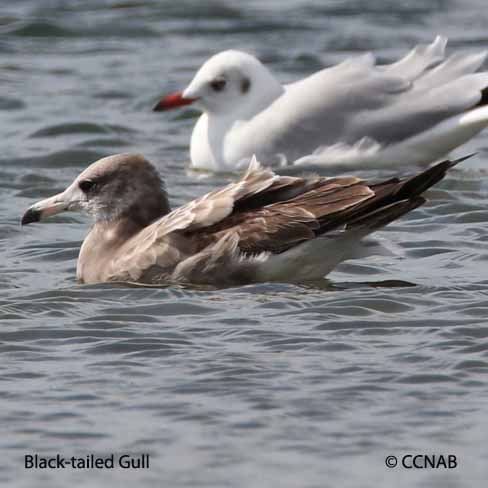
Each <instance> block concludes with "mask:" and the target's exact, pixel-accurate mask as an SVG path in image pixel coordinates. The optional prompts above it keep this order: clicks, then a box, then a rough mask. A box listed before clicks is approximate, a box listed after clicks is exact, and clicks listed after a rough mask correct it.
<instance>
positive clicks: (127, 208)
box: [21, 154, 169, 227]
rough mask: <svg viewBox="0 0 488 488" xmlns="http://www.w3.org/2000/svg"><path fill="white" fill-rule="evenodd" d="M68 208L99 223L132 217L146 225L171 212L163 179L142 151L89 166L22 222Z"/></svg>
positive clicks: (34, 208)
mask: <svg viewBox="0 0 488 488" xmlns="http://www.w3.org/2000/svg"><path fill="white" fill-rule="evenodd" d="M66 211H83V212H86V213H88V214H89V215H91V216H92V217H93V218H94V219H95V221H96V222H101V221H105V222H110V221H115V220H117V219H120V218H124V217H128V218H130V219H131V220H133V221H134V222H136V223H137V224H138V225H140V226H142V227H144V226H146V225H148V224H150V223H151V222H152V221H154V220H155V219H156V218H158V217H161V216H163V215H164V214H166V213H168V212H169V204H168V199H167V196H166V191H165V189H164V185H163V182H162V180H161V178H160V176H159V174H158V172H157V170H156V168H154V166H152V165H151V163H149V161H147V160H146V159H145V158H144V157H143V156H141V155H138V154H116V155H114V156H109V157H106V158H103V159H100V160H98V161H96V162H95V163H93V164H91V165H90V166H88V168H86V169H85V170H84V171H83V172H82V173H81V174H80V175H79V176H78V177H77V178H76V179H75V180H74V181H73V183H71V185H70V186H68V188H66V190H64V191H63V192H61V193H58V194H57V195H54V196H52V197H50V198H46V199H44V200H41V201H39V202H37V203H35V204H34V205H32V206H31V207H30V208H29V209H28V210H27V211H26V212H25V214H24V216H23V217H22V220H21V223H22V225H26V224H30V223H32V222H39V221H41V220H44V219H46V218H48V217H50V216H51V215H55V214H58V213H60V212H66Z"/></svg>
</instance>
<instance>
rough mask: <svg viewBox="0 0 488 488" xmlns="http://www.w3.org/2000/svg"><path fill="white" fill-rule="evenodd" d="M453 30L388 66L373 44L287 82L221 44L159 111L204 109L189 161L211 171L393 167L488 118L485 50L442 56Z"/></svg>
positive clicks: (431, 154)
mask: <svg viewBox="0 0 488 488" xmlns="http://www.w3.org/2000/svg"><path fill="white" fill-rule="evenodd" d="M446 43H447V39H446V38H443V37H440V36H438V37H437V38H436V39H435V40H434V42H433V43H432V44H429V45H419V46H417V47H415V48H414V49H413V50H412V51H411V52H409V53H408V54H407V55H406V56H405V57H404V58H402V59H400V60H399V61H397V62H395V63H393V64H389V65H380V66H378V65H376V62H375V58H374V56H373V55H372V54H371V53H368V54H365V55H363V56H360V57H357V58H351V59H347V60H346V61H344V62H342V63H341V64H338V65H336V66H333V67H331V68H327V69H324V70H322V71H319V72H317V73H315V74H313V75H312V76H309V77H307V78H304V79H302V80H300V81H297V82H295V83H291V84H289V85H281V84H280V83H279V82H278V80H276V78H275V77H274V76H273V74H272V73H271V72H270V71H269V70H268V69H267V68H266V67H265V66H264V65H263V64H262V63H261V62H260V61H259V60H258V59H256V58H255V57H253V56H251V55H249V54H246V53H244V52H240V51H224V52H221V53H219V54H216V55H215V56H213V57H212V58H210V59H209V60H208V61H207V62H205V63H204V64H203V66H202V67H201V68H200V69H199V70H198V72H197V73H196V75H195V76H194V78H193V80H192V81H191V82H190V84H189V85H188V86H187V88H186V89H185V90H184V91H183V92H177V93H174V94H172V95H168V96H167V97H164V98H163V99H161V101H160V102H159V103H158V104H157V105H156V107H155V108H154V110H156V111H159V110H168V109H173V108H176V107H179V106H182V105H188V104H193V105H194V106H195V107H197V108H198V109H199V110H201V111H202V112H203V114H202V115H201V116H200V118H199V119H198V122H197V124H196V125H195V128H194V130H193V134H192V137H191V147H190V153H191V154H190V155H191V165H192V167H193V168H200V169H207V170H211V171H232V170H236V169H239V168H241V167H245V166H246V165H247V164H248V162H249V160H250V158H251V156H252V155H256V156H257V158H258V159H259V160H261V161H265V162H266V163H270V164H272V163H275V164H276V163H277V162H281V163H283V162H284V161H286V162H287V163H289V164H295V165H307V164H312V165H323V166H324V167H326V168H331V167H332V166H339V167H341V168H352V167H354V168H365V169H366V168H383V167H387V168H391V167H395V166H409V165H426V164H429V163H432V162H433V161H437V160H440V159H442V158H444V157H445V156H446V155H447V154H448V153H449V152H450V151H452V150H453V149H455V148H456V147H458V146H460V145H461V144H463V143H465V142H466V141H468V140H469V139H470V138H472V137H473V136H474V135H476V134H477V133H478V132H480V131H481V130H482V129H483V128H484V127H485V126H486V125H488V106H486V104H487V103H488V90H487V89H486V88H487V87H488V72H481V73H476V71H477V70H478V69H479V68H480V67H481V65H482V64H483V62H484V60H485V57H486V52H482V53H475V54H461V53H455V54H452V55H451V56H449V57H447V58H446V56H445V47H446Z"/></svg>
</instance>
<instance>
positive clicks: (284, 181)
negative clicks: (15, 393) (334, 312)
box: [22, 154, 460, 286]
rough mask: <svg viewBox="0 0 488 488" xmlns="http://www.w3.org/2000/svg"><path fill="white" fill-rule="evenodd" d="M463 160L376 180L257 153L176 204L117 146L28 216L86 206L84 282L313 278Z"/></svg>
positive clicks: (144, 166) (80, 274) (142, 164)
mask: <svg viewBox="0 0 488 488" xmlns="http://www.w3.org/2000/svg"><path fill="white" fill-rule="evenodd" d="M459 161H460V160H458V161H454V162H452V161H444V162H442V163H438V164H437V165H435V166H433V167H432V168H430V169H428V170H425V171H423V172H421V173H419V174H417V175H416V176H414V177H411V178H407V179H403V180H399V179H397V178H393V179H390V180H387V181H382V182H379V183H375V184H370V183H368V182H366V181H363V180H361V179H359V178H356V177H353V176H347V177H342V178H324V177H318V176H314V177H308V178H306V177H304V178H295V177H290V176H278V175H276V174H274V173H273V172H272V171H271V170H270V169H263V168H262V167H261V166H260V164H259V163H258V162H257V160H256V159H253V160H252V161H251V163H250V165H249V168H248V169H247V172H246V173H245V175H244V176H243V177H242V178H241V179H240V180H239V181H237V182H235V183H230V184H228V185H227V186H225V187H224V188H222V189H219V190H215V191H212V192H210V193H208V194H206V195H204V196H202V197H200V198H198V199H196V200H193V201H191V202H190V203H188V204H186V205H184V206H182V207H180V208H178V209H176V210H173V211H171V210H170V206H169V203H168V197H167V195H166V191H165V189H164V186H163V182H162V180H161V178H160V177H159V175H158V173H157V171H156V169H155V168H154V167H153V166H152V165H151V164H150V163H149V162H148V161H147V160H146V159H144V157H142V156H140V155H134V154H118V155H115V156H109V157H107V158H103V159H100V160H99V161H97V162H95V163H93V164H92V165H91V166H89V167H88V168H87V169H86V170H85V171H83V172H82V173H81V174H80V175H79V176H78V177H77V178H76V179H75V181H74V182H73V183H72V184H71V185H70V186H69V187H68V188H67V189H66V190H65V191H63V192H62V193H59V194H58V195H55V196H53V197H50V198H47V199H45V200H41V201H40V202H38V203H36V204H34V205H32V206H31V207H30V208H29V209H28V210H27V211H26V213H25V214H24V216H23V217H22V224H23V225H25V224H29V223H31V222H37V221H40V220H43V219H45V218H46V217H49V216H51V215H54V214H57V213H59V212H63V211H67V210H82V211H85V212H87V213H88V214H90V215H91V216H92V217H93V218H94V221H95V223H94V226H93V227H92V229H91V230H90V232H89V234H88V236H87V237H86V238H85V241H84V242H83V245H82V246H81V250H80V255H79V259H78V266H77V278H78V280H79V281H80V282H83V283H97V282H106V281H131V282H141V283H152V284H157V283H164V282H177V283H178V282H179V283H195V284H212V285H219V286H220V285H233V284H242V283H250V282H259V281H288V282H290V281H304V280H315V279H320V278H322V277H323V276H325V275H326V274H327V273H329V272H330V271H332V269H333V268H334V267H335V266H337V265H338V264H339V263H340V262H341V261H343V260H345V259H348V258H351V257H354V256H356V255H357V253H358V252H361V251H360V246H361V244H360V240H361V239H362V238H363V237H365V236H367V235H368V234H370V233H371V232H373V231H375V230H376V229H379V228H381V227H383V226H385V225H387V224H388V223H390V222H392V221H393V220H395V219H397V218H399V217H401V216H402V215H403V214H405V213H407V212H409V211H410V210H412V209H414V208H416V207H418V206H419V205H422V204H423V203H424V202H425V200H424V198H423V197H422V196H420V195H421V194H422V193H423V192H424V191H425V190H427V189H428V188H429V187H431V186H432V185H434V184H435V183H437V182H438V181H440V180H441V179H442V178H443V177H444V176H445V174H446V171H447V170H448V169H449V168H451V167H452V166H454V165H455V164H457V163H458V162H459Z"/></svg>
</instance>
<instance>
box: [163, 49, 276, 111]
mask: <svg viewBox="0 0 488 488" xmlns="http://www.w3.org/2000/svg"><path fill="white" fill-rule="evenodd" d="M282 92H283V87H282V86H281V85H280V84H279V83H278V82H277V81H276V79H275V78H274V77H273V75H272V74H271V73H270V72H269V70H268V69H267V68H266V67H265V66H264V65H263V64H261V62H260V61H259V60H258V59H256V58H255V57H254V56H251V55H250V54H247V53H244V52H242V51H233V50H231V51H223V52H221V53H219V54H216V55H215V56H213V57H211V58H210V59H209V60H208V61H207V62H206V63H205V64H204V65H203V66H202V67H201V68H200V69H199V70H198V72H197V74H196V75H195V76H194V78H193V80H192V81H191V82H190V84H189V85H188V86H187V88H185V90H184V91H183V92H177V93H173V94H171V95H168V96H166V97H164V98H163V99H161V100H160V102H159V103H158V104H157V105H156V107H154V110H155V111H160V110H170V109H173V108H176V107H179V106H182V105H188V104H190V103H193V104H195V106H197V107H199V108H201V109H202V110H203V111H204V112H208V113H225V114H231V113H240V114H242V113H249V114H251V115H252V113H253V111H254V113H256V112H257V111H258V110H261V109H262V108H264V106H266V105H268V104H269V103H271V101H273V100H274V99H275V98H277V97H278V96H279V95H280V94H281V93H282Z"/></svg>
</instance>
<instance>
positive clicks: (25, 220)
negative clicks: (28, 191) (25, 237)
mask: <svg viewBox="0 0 488 488" xmlns="http://www.w3.org/2000/svg"><path fill="white" fill-rule="evenodd" d="M40 220H41V212H39V210H35V209H33V208H29V210H27V212H25V214H24V215H23V216H22V220H21V221H20V225H27V224H32V222H39V221H40Z"/></svg>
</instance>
